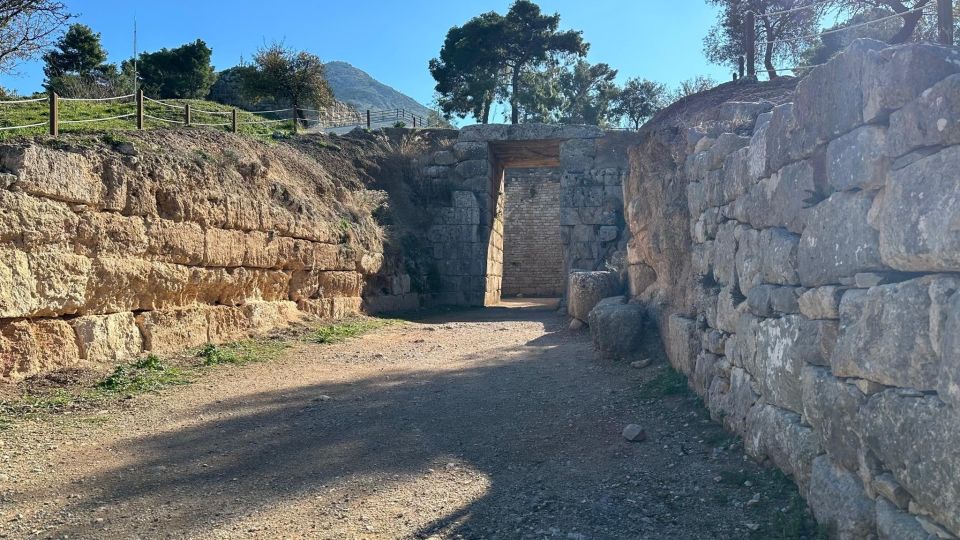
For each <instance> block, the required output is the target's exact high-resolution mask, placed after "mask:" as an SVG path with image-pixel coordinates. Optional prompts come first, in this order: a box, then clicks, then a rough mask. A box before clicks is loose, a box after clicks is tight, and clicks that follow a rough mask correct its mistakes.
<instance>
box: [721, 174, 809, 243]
mask: <svg viewBox="0 0 960 540" xmlns="http://www.w3.org/2000/svg"><path fill="white" fill-rule="evenodd" d="M814 192H816V186H815V184H814V169H813V164H812V163H811V162H810V160H805V161H800V162H797V163H793V164H791V165H787V166H786V167H784V168H782V169H780V171H779V172H777V173H775V174H773V175H771V176H770V177H769V178H764V179H763V180H760V182H759V183H757V184H755V185H753V187H751V188H750V191H749V192H747V194H746V195H745V196H743V197H741V198H739V199H737V200H736V201H735V202H734V203H733V204H732V205H731V208H732V211H733V212H734V214H735V215H737V216H738V219H739V218H743V219H740V221H745V222H747V223H750V224H751V225H753V226H754V227H755V228H767V227H783V228H786V229H787V230H789V231H791V232H794V233H798V234H799V233H801V232H803V229H804V227H805V226H806V222H807V220H808V219H809V218H808V216H807V206H808V203H807V202H805V201H807V200H808V199H809V198H810V194H811V193H814Z"/></svg>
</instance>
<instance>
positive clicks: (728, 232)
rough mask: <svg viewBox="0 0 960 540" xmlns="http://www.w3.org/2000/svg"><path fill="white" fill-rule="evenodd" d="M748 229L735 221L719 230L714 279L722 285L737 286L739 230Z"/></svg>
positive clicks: (716, 243) (720, 227)
mask: <svg viewBox="0 0 960 540" xmlns="http://www.w3.org/2000/svg"><path fill="white" fill-rule="evenodd" d="M738 229H746V227H744V226H742V225H737V223H736V222H735V221H727V222H725V223H723V224H722V225H720V226H719V227H718V228H717V234H716V239H715V240H714V243H713V279H714V280H716V282H717V283H720V284H721V285H736V284H737V265H736V258H737V230H738Z"/></svg>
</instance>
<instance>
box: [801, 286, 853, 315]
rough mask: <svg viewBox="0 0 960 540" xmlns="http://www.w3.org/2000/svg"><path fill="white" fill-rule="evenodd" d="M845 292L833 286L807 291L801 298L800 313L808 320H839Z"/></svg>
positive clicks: (841, 288)
mask: <svg viewBox="0 0 960 540" xmlns="http://www.w3.org/2000/svg"><path fill="white" fill-rule="evenodd" d="M845 290H846V289H845V288H843V287H836V286H833V285H828V286H825V287H814V288H812V289H807V290H806V291H805V292H804V293H803V294H801V295H800V298H799V304H800V313H802V314H803V316H804V317H806V318H808V319H839V318H840V299H841V298H842V297H843V292H844V291H845Z"/></svg>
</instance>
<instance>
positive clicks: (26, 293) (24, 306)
mask: <svg viewBox="0 0 960 540" xmlns="http://www.w3.org/2000/svg"><path fill="white" fill-rule="evenodd" d="M90 275H91V263H90V259H88V258H86V257H83V256H80V255H74V254H72V253H64V252H60V251H38V252H30V253H27V252H24V251H20V250H17V249H11V248H3V247H0V318H18V317H42V316H58V315H69V314H73V313H76V312H77V311H78V310H80V309H81V307H82V306H83V305H84V303H85V300H86V298H87V296H86V288H87V281H88V279H89V277H90Z"/></svg>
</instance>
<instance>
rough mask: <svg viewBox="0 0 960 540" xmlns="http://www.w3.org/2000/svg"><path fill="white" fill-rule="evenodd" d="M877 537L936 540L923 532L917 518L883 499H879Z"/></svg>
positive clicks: (901, 539) (881, 538)
mask: <svg viewBox="0 0 960 540" xmlns="http://www.w3.org/2000/svg"><path fill="white" fill-rule="evenodd" d="M877 536H878V538H879V540H936V537H935V536H933V535H931V534H930V533H928V532H927V531H925V530H923V527H921V526H920V523H919V522H918V521H917V518H915V517H913V516H911V515H910V514H907V513H906V512H901V511H900V510H898V509H897V507H896V506H894V504H893V503H891V502H890V501H888V500H887V499H885V498H883V497H877Z"/></svg>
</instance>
